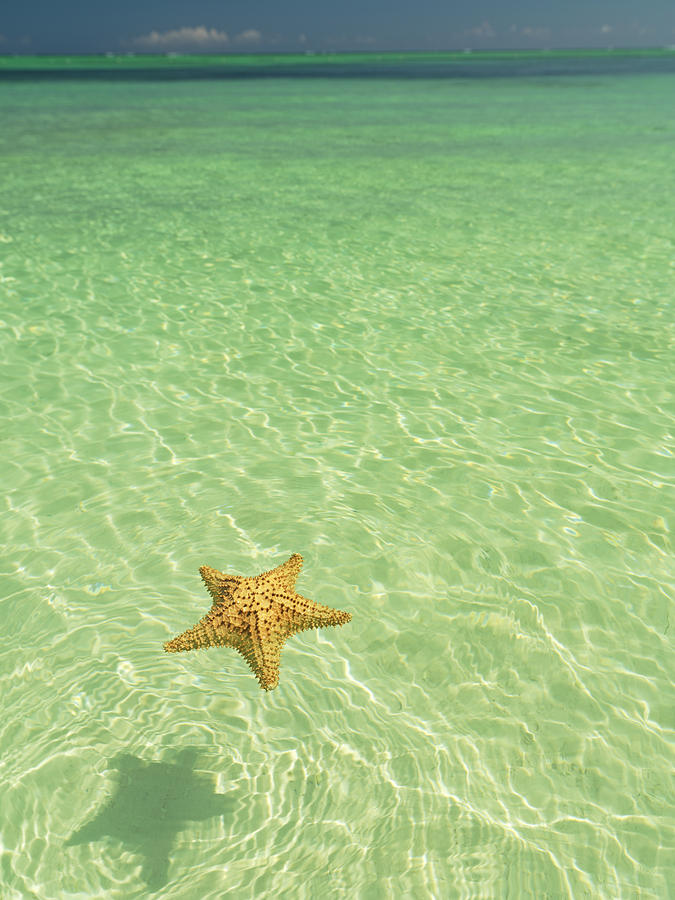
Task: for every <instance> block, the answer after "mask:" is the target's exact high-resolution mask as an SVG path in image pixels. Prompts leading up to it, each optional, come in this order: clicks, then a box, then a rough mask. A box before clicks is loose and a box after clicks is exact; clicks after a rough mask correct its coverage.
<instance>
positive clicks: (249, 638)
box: [164, 553, 351, 691]
mask: <svg viewBox="0 0 675 900" xmlns="http://www.w3.org/2000/svg"><path fill="white" fill-rule="evenodd" d="M301 568H302V557H301V556H300V554H299V553H294V554H293V556H291V558H290V559H289V560H287V561H286V562H285V563H283V564H282V565H280V566H277V567H276V569H270V571H269V572H263V573H262V574H261V575H254V576H251V577H245V576H243V575H225V574H224V573H223V572H219V571H218V570H217V569H212V568H210V566H202V567H201V568H200V570H199V572H200V574H201V576H202V579H203V581H204V584H205V585H206V587H207V589H208V591H209V593H210V594H211V596H212V597H213V606H212V607H211V609H210V610H209V612H208V613H207V614H206V615H205V616H204V617H203V618H202V619H200V620H199V622H198V623H197V624H196V625H195V626H194V627H193V628H190V629H188V630H187V631H185V632H184V633H183V634H181V635H179V636H178V637H175V638H173V640H171V641H167V642H166V643H165V644H164V649H165V650H166V651H167V652H168V653H175V652H177V651H179V650H196V649H198V648H200V647H234V649H235V650H238V651H239V652H240V653H241V655H242V656H243V657H244V659H245V660H246V662H247V663H248V664H249V666H250V667H251V668H252V669H253V672H254V674H255V677H256V678H257V679H258V681H259V682H260V687H261V688H264V689H265V690H266V691H271V690H272V689H273V688H275V687H276V686H277V685H278V684H279V663H280V660H281V648H282V647H283V645H284V642H285V640H286V638H289V637H290V636H291V635H292V634H296V632H298V631H306V630H307V629H308V628H322V627H323V626H325V625H344V624H345V622H349V620H350V619H351V615H350V613H348V612H343V611H342V610H339V609H331V608H330V607H329V606H322V605H321V604H320V603H315V602H314V600H308V599H307V598H306V597H303V596H302V595H301V594H296V592H295V580H296V578H297V577H298V573H299V572H300V569H301Z"/></svg>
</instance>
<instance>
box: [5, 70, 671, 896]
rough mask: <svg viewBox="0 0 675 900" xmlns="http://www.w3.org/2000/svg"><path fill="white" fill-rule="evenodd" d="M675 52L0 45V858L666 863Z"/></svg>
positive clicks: (614, 892) (155, 863) (45, 878)
mask: <svg viewBox="0 0 675 900" xmlns="http://www.w3.org/2000/svg"><path fill="white" fill-rule="evenodd" d="M673 84H674V82H673V76H672V75H668V74H663V75H658V74H654V75H640V76H635V77H633V76H630V75H624V76H621V77H606V76H602V75H596V76H593V77H574V78H573V77H570V78H558V79H556V78H546V79H544V78H541V79H538V78H528V79H517V78H516V79H514V78H510V79H504V80H502V79H482V80H476V81H471V80H435V81H427V80H416V81H404V80H390V81H376V82H373V81H368V80H358V79H356V80H354V79H352V80H341V79H337V80H329V81H321V80H303V81H291V80H272V81H237V82H227V81H201V82H176V83H168V84H167V83H133V82H132V83H116V82H114V81H113V82H110V83H93V82H88V81H83V82H81V83H80V82H73V83H53V84H52V83H48V82H40V83H33V82H30V81H27V82H25V83H11V84H9V83H5V84H3V85H1V88H2V90H1V93H0V116H1V117H2V121H3V129H2V134H1V136H0V141H2V148H1V157H0V158H1V159H2V160H3V162H2V165H3V168H4V172H5V174H4V175H3V183H4V190H3V194H2V197H1V198H0V215H1V217H2V218H1V219H0V240H1V241H2V243H0V261H1V268H0V278H1V281H2V283H1V284H0V290H1V291H2V294H1V301H0V303H1V305H0V319H1V321H0V325H1V328H0V351H1V352H0V367H1V372H2V377H1V379H0V410H1V411H2V419H3V422H4V423H5V424H4V425H3V437H2V445H1V446H2V458H3V466H2V473H3V499H4V504H5V510H4V514H3V517H2V522H3V528H2V535H3V538H2V544H3V552H2V562H1V567H2V568H1V571H2V574H3V579H2V581H3V591H2V600H1V602H2V612H3V621H4V626H5V627H4V633H5V638H4V641H3V647H2V651H1V652H0V679H1V682H0V683H1V685H2V701H1V702H2V716H1V718H0V723H1V724H0V747H1V748H2V778H1V779H0V786H1V790H2V808H3V813H4V815H3V822H2V826H1V829H0V839H1V841H2V848H3V850H2V856H1V860H2V865H1V868H0V884H1V885H2V896H3V897H7V898H25V897H35V898H40V900H43V898H45V900H46V898H59V900H60V898H66V897H73V898H75V897H77V898H84V897H92V896H105V897H110V898H113V897H114V898H129V897H145V896H161V897H163V898H164V897H166V898H208V897H214V898H219V897H223V896H233V897H234V896H238V897H242V896H256V897H260V898H263V897H270V898H272V897H278V896H283V897H294V898H296V897H307V898H315V897H324V896H326V897H349V898H352V897H358V898H368V900H370V898H385V897H392V898H398V897H416V898H417V897H434V898H435V897H439V898H440V897H443V898H445V897H450V898H454V897H458V898H459V897H461V898H492V897H500V898H501V897H513V898H521V897H536V898H542V897H549V898H558V897H571V898H579V897H611V898H624V897H625V898H663V897H666V896H667V895H668V891H669V889H668V887H667V885H668V884H673V883H675V866H674V865H673V857H672V853H671V852H670V849H669V848H671V849H672V846H673V841H674V839H675V827H674V825H673V817H672V813H673V800H674V796H673V774H672V771H673V767H672V760H673V728H674V726H675V722H674V718H675V717H674V715H673V710H675V702H674V701H675V698H674V696H673V693H674V692H673V688H672V676H673V665H672V659H673V656H672V637H673V629H672V621H673V612H672V610H673V592H674V586H675V565H674V563H673V552H672V550H673V545H672V537H671V533H672V530H673V528H674V527H675V519H674V514H673V509H674V508H675V456H674V454H675V402H674V399H675V398H674V390H673V385H674V384H675V364H674V359H675V357H674V355H673V343H674V341H673V338H674V328H673V313H674V308H675V304H674V301H673V285H674V284H675V279H674V275H675V253H674V245H675V239H674V231H673V222H675V169H674V167H673V164H672V161H673V155H672V148H673V139H674V137H675V108H674V107H675V99H674V98H675V92H674V91H673ZM292 552H299V553H301V554H302V555H303V556H304V559H305V568H304V570H303V573H302V574H301V576H300V579H299V581H298V589H299V590H300V591H301V592H302V593H304V594H306V595H307V596H309V597H313V598H315V599H316V600H318V601H319V602H322V603H325V604H328V605H330V606H334V607H338V608H341V609H346V610H349V611H350V612H351V613H352V615H353V620H352V622H351V623H349V624H348V625H346V626H344V627H343V628H338V629H326V630H323V631H320V632H316V631H314V632H306V633H303V634H301V635H298V636H295V637H294V638H292V639H291V640H290V641H289V642H288V644H287V645H286V648H285V651H284V654H283V657H282V669H281V682H280V686H279V688H278V689H277V690H275V691H274V692H271V693H269V694H267V693H263V692H262V691H260V689H259V688H258V685H257V683H256V681H255V679H254V677H253V676H252V674H251V673H250V671H249V670H248V668H247V666H246V664H245V662H244V660H243V659H242V658H241V657H239V656H238V655H237V654H236V653H234V652H233V651H231V650H227V649H213V650H209V651H204V652H199V653H191V654H180V655H167V654H164V653H163V651H162V643H163V642H164V641H165V640H167V639H168V638H170V637H172V636H173V635H175V634H178V633H179V632H180V631H182V630H184V629H185V628H187V627H189V626H190V625H192V624H193V623H194V622H195V621H196V620H197V618H198V617H199V616H201V615H202V614H203V613H204V612H206V611H207V609H208V606H209V598H208V595H207V593H206V591H205V590H204V589H203V586H202V585H201V582H200V579H199V575H198V571H197V570H198V567H199V566H200V565H201V564H204V563H206V564H208V565H211V566H215V567H217V568H220V569H223V570H226V571H231V572H235V573H241V574H255V573H257V572H259V571H262V570H264V569H268V568H270V567H271V566H273V565H276V564H277V563H280V562H282V561H283V560H284V559H286V558H287V557H288V556H289V555H290V554H291V553H292Z"/></svg>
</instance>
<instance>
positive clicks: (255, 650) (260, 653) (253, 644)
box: [237, 622, 284, 691]
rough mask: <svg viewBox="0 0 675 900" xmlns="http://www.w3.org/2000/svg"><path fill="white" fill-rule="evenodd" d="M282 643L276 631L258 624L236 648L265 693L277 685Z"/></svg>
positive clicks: (280, 635) (282, 640)
mask: <svg viewBox="0 0 675 900" xmlns="http://www.w3.org/2000/svg"><path fill="white" fill-rule="evenodd" d="M283 643H284V637H283V636H282V634H281V632H279V631H278V629H276V628H274V629H273V628H269V627H268V626H266V625H265V623H260V622H258V623H257V626H254V627H252V628H251V631H250V634H247V635H245V636H244V637H243V638H242V640H241V644H240V646H238V647H237V650H238V651H239V652H240V653H241V655H242V656H243V657H244V659H245V660H246V662H247V663H248V664H249V666H250V667H251V670H252V671H253V674H254V675H255V677H256V678H257V679H258V682H259V684H260V687H261V688H263V690H265V691H271V690H273V689H274V688H275V687H276V686H277V685H278V684H279V666H280V664H281V648H282V646H283Z"/></svg>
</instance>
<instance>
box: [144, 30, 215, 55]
mask: <svg viewBox="0 0 675 900" xmlns="http://www.w3.org/2000/svg"><path fill="white" fill-rule="evenodd" d="M229 42H230V38H229V36H228V35H227V33H226V32H224V31H217V30H216V29H215V28H205V27H204V26H203V25H198V26H197V27H196V28H177V29H175V30H173V31H151V32H150V34H144V35H142V36H141V37H137V38H134V39H133V40H132V41H131V43H132V44H133V45H134V47H137V48H138V49H139V50H157V51H159V52H162V53H163V52H165V51H170V50H176V51H179V52H180V51H185V50H218V49H222V48H223V47H225V46H226V45H227V44H229Z"/></svg>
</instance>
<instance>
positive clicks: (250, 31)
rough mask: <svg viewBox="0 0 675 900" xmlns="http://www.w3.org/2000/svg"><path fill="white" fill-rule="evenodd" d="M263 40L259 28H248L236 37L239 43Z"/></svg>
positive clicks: (252, 42)
mask: <svg viewBox="0 0 675 900" xmlns="http://www.w3.org/2000/svg"><path fill="white" fill-rule="evenodd" d="M261 40H262V34H261V33H260V32H259V31H258V29H257V28H247V29H246V31H242V32H241V33H240V34H238V35H237V36H236V38H235V41H236V42H237V43H238V44H259V43H260V41H261Z"/></svg>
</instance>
